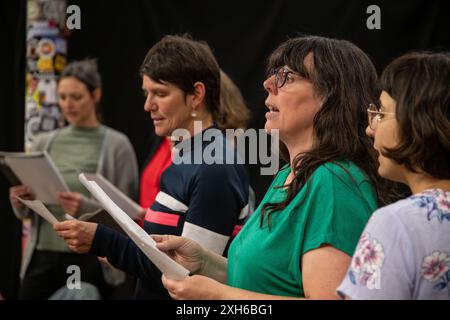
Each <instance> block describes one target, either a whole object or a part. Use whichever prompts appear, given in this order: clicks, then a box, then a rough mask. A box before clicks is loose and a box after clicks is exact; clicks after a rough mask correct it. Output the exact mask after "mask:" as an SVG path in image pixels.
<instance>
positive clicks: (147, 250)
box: [79, 174, 189, 280]
mask: <svg viewBox="0 0 450 320" xmlns="http://www.w3.org/2000/svg"><path fill="white" fill-rule="evenodd" d="M79 180H80V182H81V183H82V184H83V185H84V186H85V187H86V188H87V189H88V190H89V191H90V192H91V193H92V195H93V196H94V198H96V199H97V201H98V202H100V204H101V205H102V206H103V208H104V209H105V210H106V211H107V212H108V213H109V214H110V215H111V216H112V217H113V218H114V220H116V222H117V223H118V224H119V225H120V226H121V227H122V229H123V230H124V231H125V232H126V233H127V234H128V236H129V237H130V238H131V239H132V240H133V241H134V242H135V243H136V245H137V246H138V247H139V248H140V249H141V250H142V252H144V254H145V255H146V256H147V257H148V258H149V259H150V260H151V261H152V262H153V263H154V264H155V265H156V266H157V267H158V269H159V270H160V271H161V272H162V273H164V275H165V276H166V277H168V278H172V279H175V280H181V279H183V278H185V277H187V276H188V275H189V271H188V270H187V269H186V268H184V267H183V266H182V265H180V264H178V263H177V262H175V261H174V260H172V259H171V258H170V257H169V256H168V255H166V254H165V253H164V252H162V251H160V250H159V249H158V248H156V245H155V241H154V240H153V239H152V238H151V237H150V236H149V235H148V234H147V233H146V232H145V230H144V229H142V228H141V227H140V226H139V225H137V224H136V222H134V221H133V220H132V219H131V218H130V217H129V216H128V215H127V214H126V213H125V212H123V210H122V209H120V208H119V207H118V206H117V205H116V204H115V203H114V202H113V201H112V200H111V199H110V198H109V197H108V195H107V194H106V193H105V192H104V191H103V190H102V188H100V186H99V185H98V184H97V183H96V182H95V181H89V180H88V179H87V178H86V176H85V175H84V174H80V176H79Z"/></svg>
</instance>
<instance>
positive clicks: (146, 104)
mask: <svg viewBox="0 0 450 320" xmlns="http://www.w3.org/2000/svg"><path fill="white" fill-rule="evenodd" d="M144 110H145V111H147V112H151V111H155V110H156V105H155V104H154V103H153V101H152V99H151V97H150V94H149V95H147V97H146V98H145V102H144Z"/></svg>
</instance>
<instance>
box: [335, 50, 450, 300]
mask: <svg viewBox="0 0 450 320" xmlns="http://www.w3.org/2000/svg"><path fill="white" fill-rule="evenodd" d="M381 82H382V88H383V92H382V94H381V97H380V101H381V106H380V108H377V107H376V106H375V105H370V106H369V109H368V113H369V126H368V127H367V130H366V132H367V133H368V134H369V135H371V136H373V137H374V139H375V140H374V148H375V149H376V150H377V151H378V152H379V158H378V160H379V163H380V166H379V169H378V172H379V173H380V175H381V176H383V177H385V178H387V179H390V180H393V181H398V182H401V183H404V184H406V185H407V186H408V187H409V188H410V189H411V191H412V194H413V195H412V196H410V197H408V198H406V199H403V200H401V201H398V202H396V203H394V204H391V205H389V206H386V207H383V208H381V209H379V210H377V211H375V213H374V214H373V215H372V218H371V219H370V220H369V223H368V225H367V226H366V228H365V230H364V232H363V234H362V236H361V239H360V240H359V243H358V246H357V248H356V251H355V253H354V255H353V259H352V263H351V266H350V268H349V270H348V272H347V275H346V278H345V280H344V281H343V283H342V284H341V286H340V287H339V288H338V293H339V294H340V295H341V296H343V297H346V298H352V299H450V90H449V89H450V88H449V84H450V54H448V53H434V54H432V53H410V54H407V55H404V56H402V57H400V58H398V59H396V60H395V61H393V62H392V63H391V64H390V65H389V66H388V67H387V68H386V69H385V70H384V72H383V75H382V78H381Z"/></svg>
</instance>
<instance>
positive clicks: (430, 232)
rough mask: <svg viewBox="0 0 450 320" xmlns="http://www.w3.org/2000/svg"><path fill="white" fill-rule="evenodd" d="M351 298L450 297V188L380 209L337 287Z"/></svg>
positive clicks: (368, 225) (370, 222) (341, 292)
mask: <svg viewBox="0 0 450 320" xmlns="http://www.w3.org/2000/svg"><path fill="white" fill-rule="evenodd" d="M337 290H338V293H339V294H340V295H341V296H348V297H350V298H352V299H450V192H444V191H443V190H440V189H429V190H425V191H423V192H422V193H419V194H415V195H413V196H410V197H409V198H406V199H403V200H401V201H398V202H396V203H394V204H391V205H389V206H386V207H383V208H381V209H378V210H377V211H375V213H374V214H373V215H372V217H371V219H370V220H369V222H368V224H367V226H366V228H365V230H364V232H363V234H362V236H361V238H360V240H359V242H358V245H357V247H356V250H355V253H354V255H353V258H352V262H351V265H350V267H349V270H348V272H347V275H346V277H345V279H344V281H343V282H342V283H341V285H340V286H339V288H338V289H337Z"/></svg>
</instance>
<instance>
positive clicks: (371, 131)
mask: <svg viewBox="0 0 450 320" xmlns="http://www.w3.org/2000/svg"><path fill="white" fill-rule="evenodd" d="M366 135H368V136H369V137H371V138H373V137H374V136H375V130H374V129H372V128H371V127H370V125H367V127H366Z"/></svg>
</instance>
